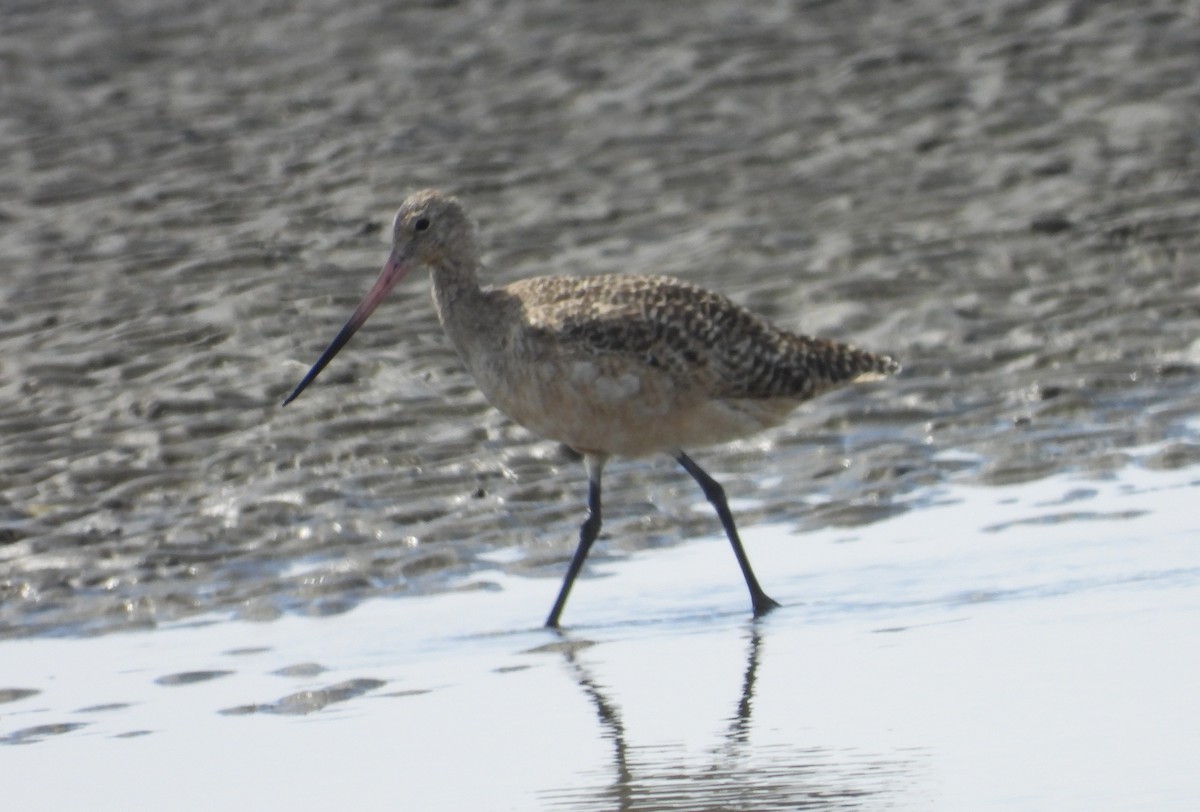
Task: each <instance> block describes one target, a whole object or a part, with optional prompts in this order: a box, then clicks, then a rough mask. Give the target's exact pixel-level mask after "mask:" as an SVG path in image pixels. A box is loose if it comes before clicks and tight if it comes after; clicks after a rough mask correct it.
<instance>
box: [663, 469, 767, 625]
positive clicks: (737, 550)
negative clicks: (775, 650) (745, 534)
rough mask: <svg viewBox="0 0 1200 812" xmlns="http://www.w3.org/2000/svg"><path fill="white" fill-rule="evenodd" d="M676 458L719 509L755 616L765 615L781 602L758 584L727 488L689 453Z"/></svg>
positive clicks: (706, 496)
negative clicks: (738, 529) (776, 600)
mask: <svg viewBox="0 0 1200 812" xmlns="http://www.w3.org/2000/svg"><path fill="white" fill-rule="evenodd" d="M675 459H676V461H678V462H679V464H680V465H682V466H683V469H684V470H685V471H687V472H688V473H689V474H691V475H692V479H694V480H696V482H698V483H700V487H701V488H702V489H703V490H704V496H705V498H707V499H708V501H709V502H711V503H712V506H713V507H714V508H716V509H717V516H718V517H720V519H721V525H722V526H723V527H724V528H725V535H727V536H729V543H730V544H731V545H733V554H734V555H736V556H737V560H738V566H740V567H741V568H742V575H744V576H745V577H746V586H747V587H748V588H749V589H750V602H751V603H752V604H753V605H754V616H755V617H761V616H762V615H765V614H766V613H767V612H769V611H771V610H772V609H774V608H775V607H776V606H778V605H779V604H778V603H776V602H775V601H773V600H771V599H770V598H769V597H767V593H766V592H763V588H762V587H761V586H759V585H758V579H757V578H755V577H754V570H752V569H750V559H749V558H747V557H746V550H745V549H744V548H743V547H742V540H741V539H740V538H738V531H737V526H736V525H735V524H734V523H733V514H732V513H730V512H729V504H728V503H727V502H726V501H725V489H724V488H722V487H721V483H719V482H717V481H716V480H715V479H713V478H712V477H710V476H709V475H708V474H706V473H705V472H704V469H703V468H701V467H700V466H699V465H697V464H696V463H695V462H693V461H692V458H691V457H689V456H688V455H687V454H684V453H683V452H682V451H680V452H679V455H678V456H677V457H675Z"/></svg>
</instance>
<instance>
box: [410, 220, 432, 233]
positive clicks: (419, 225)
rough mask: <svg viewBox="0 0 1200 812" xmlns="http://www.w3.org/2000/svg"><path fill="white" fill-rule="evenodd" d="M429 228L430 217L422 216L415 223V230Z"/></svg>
mask: <svg viewBox="0 0 1200 812" xmlns="http://www.w3.org/2000/svg"><path fill="white" fill-rule="evenodd" d="M428 229H429V218H428V217H422V218H421V219H420V220H418V221H417V222H415V223H413V231H427V230H428Z"/></svg>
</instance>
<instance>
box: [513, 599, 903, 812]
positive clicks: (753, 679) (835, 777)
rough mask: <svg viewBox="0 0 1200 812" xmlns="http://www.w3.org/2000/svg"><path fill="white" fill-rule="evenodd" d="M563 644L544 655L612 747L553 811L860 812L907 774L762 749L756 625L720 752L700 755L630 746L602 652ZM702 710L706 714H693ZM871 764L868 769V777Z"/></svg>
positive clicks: (759, 630) (815, 750)
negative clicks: (601, 671) (605, 764)
mask: <svg viewBox="0 0 1200 812" xmlns="http://www.w3.org/2000/svg"><path fill="white" fill-rule="evenodd" d="M555 634H556V636H557V637H558V638H559V639H558V640H556V641H555V642H553V643H549V644H547V645H545V646H541V647H539V648H538V649H536V651H538V652H556V653H558V654H560V655H561V656H562V658H563V662H564V664H565V665H566V668H567V671H568V673H569V674H570V675H571V676H572V678H573V679H574V681H575V682H576V684H577V685H578V686H579V688H580V690H581V691H582V692H583V695H584V696H585V697H586V698H587V700H588V702H589V704H590V705H591V707H592V710H593V711H594V713H595V718H596V721H597V723H598V726H599V732H600V738H602V739H604V740H605V741H607V742H608V743H609V744H610V745H611V747H612V766H611V771H610V770H609V769H607V768H606V769H604V770H602V771H597V772H601V773H604V774H605V775H604V776H603V777H598V776H597V774H595V773H589V774H587V775H584V776H581V780H580V783H578V784H576V785H574V786H572V787H569V788H563V789H556V790H548V791H545V792H543V793H542V796H543V798H544V799H545V800H546V801H548V802H549V803H550V804H551V805H552V806H554V807H562V808H569V809H574V810H587V809H604V810H611V809H616V810H623V811H624V810H651V809H652V810H660V811H666V810H689V811H690V812H696V811H697V810H729V809H739V810H776V809H778V810H783V809H789V810H791V809H822V810H825V809H828V810H833V809H858V808H864V807H870V806H874V804H875V803H877V802H878V800H879V798H878V796H879V795H880V794H881V793H885V792H887V784H888V783H889V782H888V781H887V780H884V781H883V782H881V781H880V780H879V779H880V778H881V776H882V777H885V778H891V779H894V778H896V777H897V776H898V775H900V776H902V775H903V774H904V773H906V772H907V770H908V767H909V766H910V765H909V764H907V763H906V762H903V761H891V762H889V761H888V759H885V758H882V757H881V758H879V759H877V760H872V761H871V763H870V764H869V765H864V764H863V762H862V760H861V754H859V755H858V757H857V758H856V759H853V763H843V762H842V760H841V759H839V754H838V753H837V752H835V751H834V750H833V749H832V748H824V747H821V746H812V745H809V746H804V745H800V744H795V745H786V744H785V745H780V744H778V743H777V742H776V743H764V744H756V742H755V736H754V732H755V727H756V726H755V720H754V718H753V712H754V706H755V690H756V688H757V686H758V682H759V672H760V668H761V663H762V660H763V650H764V647H765V646H764V640H765V637H766V634H765V632H764V629H763V627H762V626H761V624H759V623H757V622H752V623H750V624H749V628H748V630H747V632H746V634H745V637H746V664H745V667H744V669H743V671H742V678H741V685H740V689H739V690H738V691H737V693H736V694H735V695H734V696H733V697H732V699H731V703H730V704H731V705H732V711H731V712H730V713H729V715H728V716H726V717H725V718H724V720H723V721H724V725H723V726H722V727H721V732H720V733H719V734H718V739H717V742H716V743H715V744H710V746H709V747H707V748H705V749H704V750H703V751H702V752H701V754H700V755H697V751H696V749H695V748H694V747H692V746H690V744H691V743H689V742H687V741H686V740H684V739H683V738H681V739H679V740H678V742H677V744H676V745H669V746H666V747H663V746H661V745H660V744H650V745H639V744H638V743H636V742H635V741H632V740H631V734H630V731H629V726H627V724H626V720H625V717H624V713H623V709H622V704H621V702H620V699H619V697H620V692H619V691H618V689H616V688H615V687H614V686H612V685H606V684H605V683H604V682H603V681H602V680H601V679H600V678H599V677H598V676H597V673H596V668H595V667H596V666H597V665H598V664H600V662H601V660H602V659H603V658H602V657H599V656H597V654H598V653H599V651H600V646H599V644H597V643H596V642H594V641H592V640H589V639H587V638H584V637H576V636H575V635H573V634H571V633H569V632H563V631H556V632H555ZM696 710H697V711H698V712H699V711H700V709H699V708H697V709H696ZM864 766H868V767H869V769H867V770H866V771H865V772H864V769H863V768H864Z"/></svg>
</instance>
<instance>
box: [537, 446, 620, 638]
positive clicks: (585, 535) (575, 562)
mask: <svg viewBox="0 0 1200 812" xmlns="http://www.w3.org/2000/svg"><path fill="white" fill-rule="evenodd" d="M607 461H608V455H606V454H593V453H586V454H584V455H583V462H584V465H586V466H587V472H588V515H587V519H585V520H584V522H583V525H582V526H581V527H580V528H579V546H578V547H576V548H575V557H574V558H572V559H571V565H570V566H569V567H567V574H566V577H564V578H563V582H562V587H560V588H559V590H558V599H557V600H556V601H554V608H553V609H551V610H550V616H549V617H548V618H546V627H547V628H550V629H554V628H558V617H559V615H561V614H562V610H563V607H564V606H566V605H567V596H568V595H569V594H571V585H572V584H574V583H575V576H577V575H578V574H579V571H580V570H581V569H583V561H584V559H585V558H587V556H588V551H589V550H591V549H592V543H593V542H595V541H596V536H598V535H600V474H601V472H602V471H603V470H604V463H605V462H607Z"/></svg>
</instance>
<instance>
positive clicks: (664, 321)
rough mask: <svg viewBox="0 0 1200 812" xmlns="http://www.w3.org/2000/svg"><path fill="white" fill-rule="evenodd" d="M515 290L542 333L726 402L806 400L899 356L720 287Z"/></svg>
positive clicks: (582, 280)
mask: <svg viewBox="0 0 1200 812" xmlns="http://www.w3.org/2000/svg"><path fill="white" fill-rule="evenodd" d="M505 290H506V291H508V292H510V293H512V294H514V295H515V296H516V297H517V298H518V299H519V300H520V301H521V303H522V308H523V313H524V319H525V321H526V323H527V324H528V325H529V329H530V330H531V331H533V332H534V333H535V334H537V333H543V334H544V335H545V337H546V339H547V341H549V342H553V344H554V345H555V346H561V347H564V348H566V347H569V348H571V350H572V351H574V352H579V353H583V354H595V355H604V356H620V357H625V358H628V359H629V362H630V363H640V364H643V365H645V366H648V367H650V368H653V369H658V370H661V373H662V374H664V375H668V376H671V377H672V378H675V379H678V380H680V381H685V382H687V383H688V384H689V385H691V386H694V387H698V388H700V389H702V390H703V391H704V392H705V393H706V394H707V395H709V396H711V397H716V398H732V399H739V398H744V399H771V398H785V399H788V400H797V401H799V400H804V399H807V398H810V397H812V396H814V395H816V394H819V393H821V392H823V391H825V390H827V389H830V388H832V387H835V386H838V385H841V384H845V383H850V382H852V381H855V380H862V379H864V378H869V377H871V376H881V375H887V374H890V373H893V372H895V371H896V370H897V369H898V368H899V366H898V365H897V364H896V362H895V361H893V360H892V359H891V358H889V357H887V356H883V355H877V354H874V353H870V352H866V351H863V350H859V349H856V348H854V347H851V346H849V345H846V344H840V343H838V342H836V341H830V340H828V339H821V338H810V337H808V336H803V335H797V334H795V333H791V332H788V331H786V330H782V329H780V328H778V327H776V326H775V325H773V324H772V323H771V322H769V321H768V320H767V319H765V318H763V317H761V316H759V315H757V314H755V313H752V312H751V311H749V310H747V309H746V308H744V307H742V306H741V305H738V304H736V303H734V302H733V301H731V300H730V299H728V298H727V297H725V296H722V295H721V294H719V293H714V292H712V291H708V290H704V289H703V288H700V287H697V286H695V285H691V284H689V283H687V282H684V281H682V280H679V279H674V278H671V277H665V276H624V275H605V276H593V277H561V276H547V277H537V278H533V279H525V280H522V281H520V282H516V283H514V284H512V285H509V286H508V287H507V288H506V289H505Z"/></svg>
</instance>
